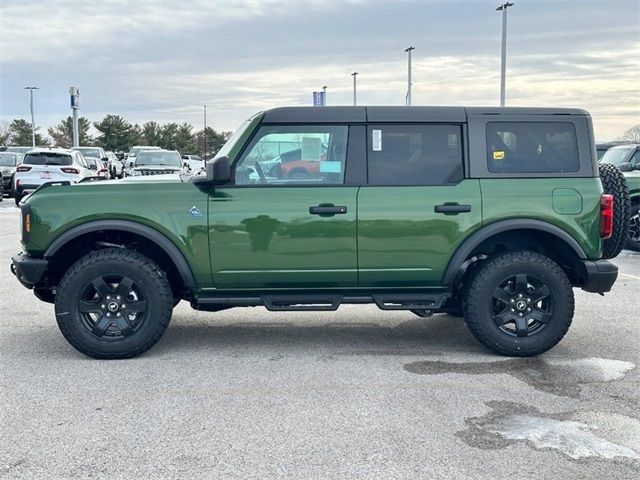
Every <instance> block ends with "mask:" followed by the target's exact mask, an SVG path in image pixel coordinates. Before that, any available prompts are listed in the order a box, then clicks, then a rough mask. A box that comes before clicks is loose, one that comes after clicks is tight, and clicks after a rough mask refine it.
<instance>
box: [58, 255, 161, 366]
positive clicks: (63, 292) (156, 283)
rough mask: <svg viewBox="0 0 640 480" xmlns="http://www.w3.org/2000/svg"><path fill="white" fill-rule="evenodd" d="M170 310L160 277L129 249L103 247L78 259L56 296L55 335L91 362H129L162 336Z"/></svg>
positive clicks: (152, 264) (148, 263)
mask: <svg viewBox="0 0 640 480" xmlns="http://www.w3.org/2000/svg"><path fill="white" fill-rule="evenodd" d="M172 309H173V295H172V292H171V286H170V284H169V281H168V280H167V277H166V275H165V273H164V272H163V271H162V270H160V268H159V267H158V266H157V265H156V264H155V263H154V262H153V261H151V260H150V259H149V258H147V257H145V256H144V255H142V254H140V253H138V252H134V251H131V250H124V249H117V248H114V249H105V250H98V251H95V252H91V253H89V254H88V255H86V256H85V257H83V258H81V259H80V260H78V261H77V262H76V263H75V264H74V265H73V266H72V267H71V268H70V269H69V270H68V271H67V273H66V274H65V275H64V277H63V278H62V280H61V281H60V284H59V285H58V288H57V290H56V295H55V312H56V319H57V321H58V326H59V327H60V331H61V332H62V334H63V335H64V337H65V338H66V339H67V341H68V342H69V343H70V344H71V345H72V346H73V347H74V348H76V349H77V350H79V351H80V352H82V353H84V354H86V355H89V356H91V357H94V358H131V357H135V356H136V355H139V354H141V353H143V352H144V351H146V350H148V349H149V348H151V347H152V346H153V345H154V344H155V343H156V342H157V341H158V340H159V339H160V337H161V336H162V335H163V333H164V332H165V330H166V329H167V326H168V325H169V321H170V320H171V312H172Z"/></svg>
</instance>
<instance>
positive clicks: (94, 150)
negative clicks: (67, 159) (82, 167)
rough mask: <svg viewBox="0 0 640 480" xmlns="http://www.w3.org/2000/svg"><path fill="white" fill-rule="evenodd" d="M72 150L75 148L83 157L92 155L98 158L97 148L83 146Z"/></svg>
mask: <svg viewBox="0 0 640 480" xmlns="http://www.w3.org/2000/svg"><path fill="white" fill-rule="evenodd" d="M72 150H77V151H78V152H82V154H83V155H84V156H85V157H94V158H100V150H98V149H97V148H85V147H76V148H73V149H72Z"/></svg>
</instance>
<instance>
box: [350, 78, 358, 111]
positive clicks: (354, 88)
mask: <svg viewBox="0 0 640 480" xmlns="http://www.w3.org/2000/svg"><path fill="white" fill-rule="evenodd" d="M351 76H352V77H353V104H354V105H356V104H357V97H356V77H357V76H358V72H353V73H352V74H351Z"/></svg>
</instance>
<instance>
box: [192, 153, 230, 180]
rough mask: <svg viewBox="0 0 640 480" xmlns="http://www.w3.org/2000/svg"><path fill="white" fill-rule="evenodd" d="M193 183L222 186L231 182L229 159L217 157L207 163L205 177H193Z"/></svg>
mask: <svg viewBox="0 0 640 480" xmlns="http://www.w3.org/2000/svg"><path fill="white" fill-rule="evenodd" d="M193 181H194V182H195V183H210V184H212V185H223V184H225V183H229V182H230V181H231V164H230V162H229V157H218V158H216V159H215V160H211V161H210V162H208V163H207V170H206V175H204V176H196V177H193Z"/></svg>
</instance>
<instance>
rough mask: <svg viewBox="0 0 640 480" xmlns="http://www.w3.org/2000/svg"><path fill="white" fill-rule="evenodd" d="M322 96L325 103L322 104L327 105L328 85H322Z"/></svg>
mask: <svg viewBox="0 0 640 480" xmlns="http://www.w3.org/2000/svg"><path fill="white" fill-rule="evenodd" d="M322 96H323V99H324V104H323V105H322V106H323V107H324V106H326V105H327V86H326V85H325V86H324V87H322Z"/></svg>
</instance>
